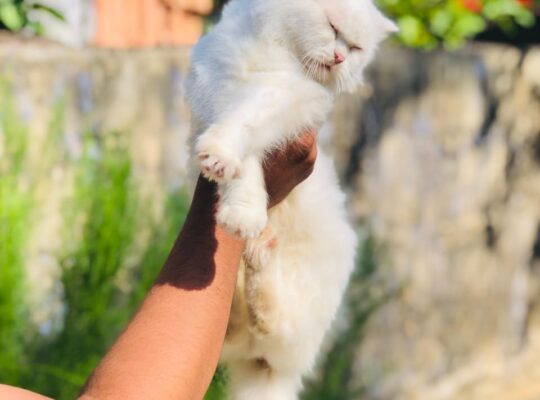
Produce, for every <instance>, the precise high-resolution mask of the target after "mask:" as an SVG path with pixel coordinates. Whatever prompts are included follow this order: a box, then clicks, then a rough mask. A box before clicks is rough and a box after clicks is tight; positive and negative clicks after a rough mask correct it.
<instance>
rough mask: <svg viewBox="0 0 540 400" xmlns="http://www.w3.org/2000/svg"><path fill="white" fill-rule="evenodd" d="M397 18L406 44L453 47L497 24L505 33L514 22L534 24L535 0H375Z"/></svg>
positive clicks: (431, 47) (513, 26) (516, 24)
mask: <svg viewBox="0 0 540 400" xmlns="http://www.w3.org/2000/svg"><path fill="white" fill-rule="evenodd" d="M377 2H378V4H379V5H380V7H381V8H382V9H383V10H384V11H385V12H386V13H387V15H388V16H389V17H391V18H393V19H394V20H395V21H397V23H398V25H399V28H400V33H399V35H398V37H399V40H400V41H401V42H402V43H404V44H405V45H407V46H411V47H420V48H424V49H434V48H436V47H438V46H439V44H441V43H442V44H443V45H444V46H445V47H446V48H447V49H456V48H458V47H460V46H461V45H463V44H464V42H465V40H466V39H468V38H472V37H474V36H476V35H477V34H479V33H481V32H483V31H485V30H486V29H487V28H488V27H490V26H500V27H501V28H503V29H504V30H505V31H506V32H507V34H508V35H511V34H512V31H513V29H515V27H516V26H523V27H531V26H533V25H534V24H535V17H534V13H533V7H534V0H449V1H441V0H378V1H377ZM536 3H537V4H540V2H539V1H538V0H537V1H536Z"/></svg>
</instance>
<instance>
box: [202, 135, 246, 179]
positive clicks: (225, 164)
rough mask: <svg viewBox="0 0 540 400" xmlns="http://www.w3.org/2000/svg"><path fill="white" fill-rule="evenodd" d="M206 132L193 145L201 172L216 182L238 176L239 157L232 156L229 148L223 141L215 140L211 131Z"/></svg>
mask: <svg viewBox="0 0 540 400" xmlns="http://www.w3.org/2000/svg"><path fill="white" fill-rule="evenodd" d="M208 133H210V134H208ZM208 133H206V134H204V135H203V136H201V138H200V139H199V140H198V141H197V144H196V147H195V152H196V155H197V161H198V163H199V166H200V168H201V172H202V174H203V175H204V176H205V177H206V178H208V179H210V180H212V181H214V182H218V183H224V182H228V181H230V180H232V179H234V178H238V177H239V175H240V165H241V161H240V159H239V158H238V157H236V156H234V155H233V152H232V151H231V150H230V149H227V145H226V144H225V143H221V142H220V141H218V140H215V139H214V138H213V137H212V135H211V132H208Z"/></svg>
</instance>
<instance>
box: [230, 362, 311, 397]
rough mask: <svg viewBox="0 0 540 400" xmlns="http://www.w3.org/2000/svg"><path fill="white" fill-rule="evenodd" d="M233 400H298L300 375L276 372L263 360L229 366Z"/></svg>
mask: <svg viewBox="0 0 540 400" xmlns="http://www.w3.org/2000/svg"><path fill="white" fill-rule="evenodd" d="M228 371H229V378H230V386H229V388H230V394H231V396H230V398H231V400H297V399H298V391H299V390H300V388H301V381H300V375H299V374H295V373H291V374H286V373H283V372H279V371H276V370H274V369H273V368H272V366H271V365H269V364H268V362H267V361H266V360H265V359H263V358H257V359H253V360H246V361H236V362H233V363H230V364H228Z"/></svg>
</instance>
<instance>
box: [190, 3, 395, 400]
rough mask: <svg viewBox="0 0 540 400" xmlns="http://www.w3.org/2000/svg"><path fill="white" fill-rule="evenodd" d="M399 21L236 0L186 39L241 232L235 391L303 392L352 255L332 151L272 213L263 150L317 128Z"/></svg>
mask: <svg viewBox="0 0 540 400" xmlns="http://www.w3.org/2000/svg"><path fill="white" fill-rule="evenodd" d="M396 30H397V29H396V26H395V25H394V23H393V22H391V21H390V20H388V19H387V18H386V17H384V16H383V15H382V14H381V13H380V12H379V11H378V10H377V8H376V7H375V6H374V5H373V4H372V2H371V0H233V1H232V2H231V3H230V4H229V5H228V6H227V7H226V8H225V10H224V12H223V17H222V20H221V22H220V23H219V24H218V25H217V26H216V27H215V28H214V29H213V30H212V31H211V32H210V34H208V35H207V36H205V37H203V38H202V39H201V40H200V41H199V43H198V44H197V45H196V47H195V49H194V51H193V55H192V68H191V72H190V74H189V76H188V79H187V86H186V89H187V99H188V102H189V104H190V106H191V109H192V114H193V121H192V129H193V135H194V139H195V142H194V150H195V155H194V156H195V158H196V160H197V162H198V163H199V165H200V168H201V170H202V172H203V174H204V175H205V176H206V177H208V178H209V179H212V180H214V181H216V182H218V184H219V185H218V187H219V196H220V202H219V208H218V212H217V221H218V223H219V224H221V225H222V226H224V227H225V228H227V229H228V230H230V231H231V232H234V233H237V234H239V235H241V236H242V237H245V238H247V239H248V245H247V250H246V254H245V256H244V269H243V274H241V276H240V278H239V282H238V287H237V291H236V294H235V300H234V304H233V309H232V315H231V321H230V324H229V330H228V334H227V340H226V343H225V348H224V350H223V356H222V359H223V361H224V362H225V363H226V364H227V366H228V370H229V374H230V378H231V391H232V398H233V399H235V400H292V399H296V398H297V396H298V392H299V391H300V389H301V385H302V377H303V376H304V375H305V374H306V373H308V372H309V371H310V370H311V369H312V367H313V365H314V363H315V360H316V356H317V353H318V350H319V347H320V345H321V342H322V340H323V338H324V336H325V334H326V332H327V331H328V329H329V328H330V325H331V323H332V320H333V318H334V316H335V313H336V310H337V308H338V306H339V303H340V301H341V298H342V295H343V293H344V291H345V288H346V285H347V282H348V279H349V275H350V273H351V271H352V269H353V264H354V255H355V245H356V237H355V234H354V232H353V230H352V229H351V227H350V226H349V224H348V222H347V218H346V212H345V207H344V194H343V193H342V191H341V190H340V188H339V185H338V180H337V178H336V174H335V172H334V168H333V165H332V162H331V160H329V158H328V157H327V156H326V155H325V154H323V153H322V152H319V156H318V159H317V162H316V165H315V169H314V172H313V174H312V175H311V176H310V177H309V178H308V179H307V180H306V181H305V182H303V183H302V184H300V185H299V186H298V187H297V188H296V189H295V190H294V191H293V192H292V193H291V194H290V195H289V196H288V198H287V199H286V200H285V201H283V202H282V203H281V204H279V205H278V206H276V207H274V208H273V209H271V210H270V211H269V212H268V213H267V194H266V190H265V185H264V180H263V170H262V166H261V164H262V161H263V159H264V157H265V154H266V153H267V152H268V151H269V150H271V149H273V148H276V146H280V145H282V144H283V143H284V142H286V141H287V140H289V139H292V138H294V137H295V136H296V135H298V133H300V132H301V131H303V130H305V129H306V128H313V127H314V128H318V127H320V126H321V124H323V123H324V121H325V119H326V118H327V115H328V113H329V111H330V110H331V108H332V105H333V101H334V96H335V95H336V94H337V93H339V92H343V91H352V90H354V89H355V88H357V86H358V85H359V84H360V83H361V82H362V72H363V69H364V67H365V66H366V65H367V64H368V62H369V61H370V60H371V59H372V58H373V55H374V52H375V50H376V48H377V45H378V44H379V43H380V42H381V41H382V40H383V39H384V38H385V37H386V36H387V35H388V34H390V33H391V32H395V31H396ZM265 227H266V229H265ZM263 229H264V233H263V234H261V232H263ZM269 244H271V245H269Z"/></svg>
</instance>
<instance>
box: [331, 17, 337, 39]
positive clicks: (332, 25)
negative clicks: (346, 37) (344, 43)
mask: <svg viewBox="0 0 540 400" xmlns="http://www.w3.org/2000/svg"><path fill="white" fill-rule="evenodd" d="M329 23H330V28H332V30H333V31H334V35H336V38H337V37H338V36H339V31H338V29H337V28H336V26H335V25H334V24H333V23H332V22H330V21H329Z"/></svg>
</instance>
